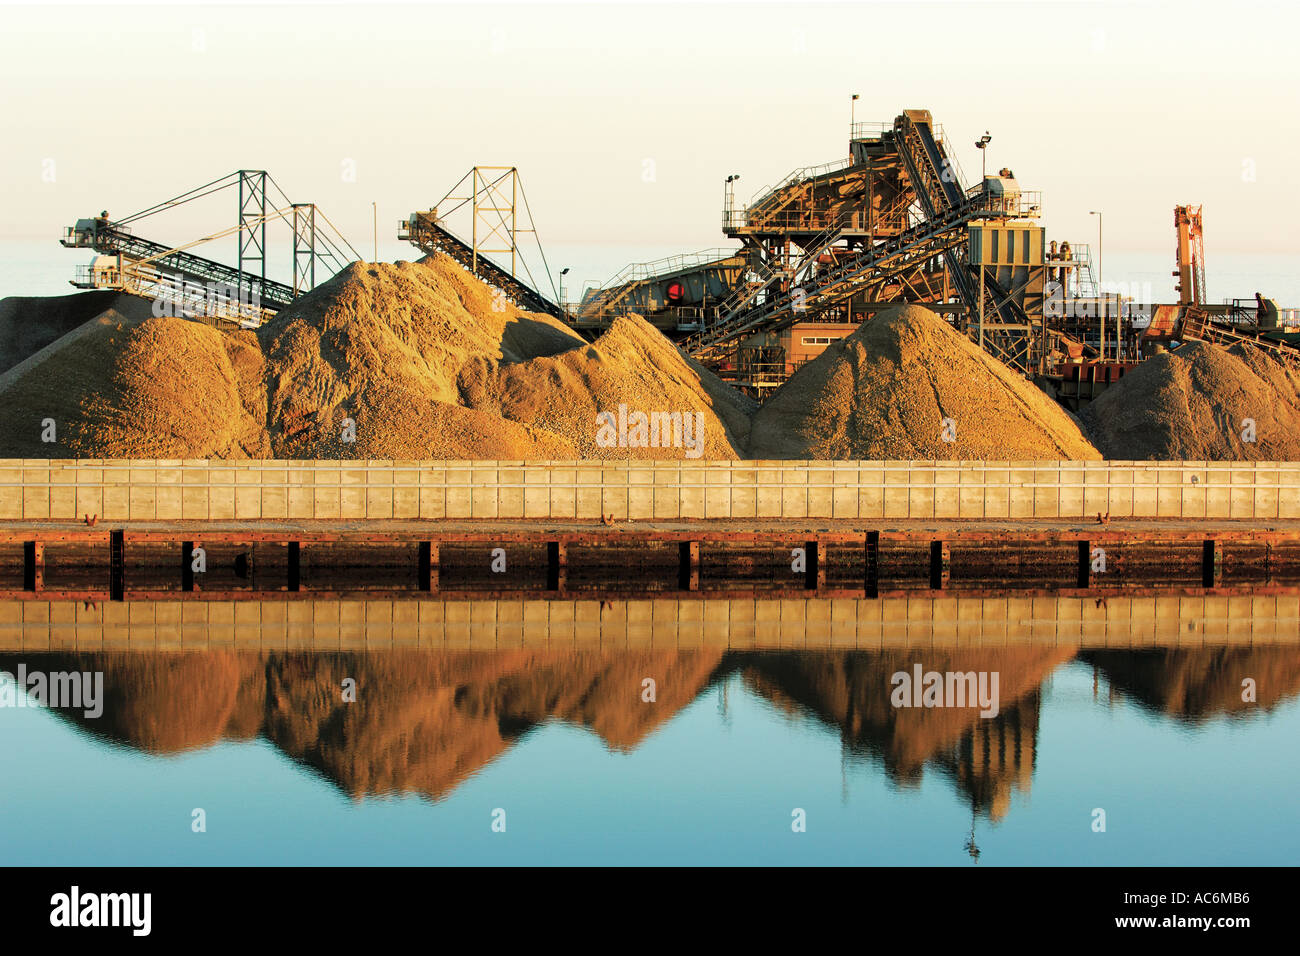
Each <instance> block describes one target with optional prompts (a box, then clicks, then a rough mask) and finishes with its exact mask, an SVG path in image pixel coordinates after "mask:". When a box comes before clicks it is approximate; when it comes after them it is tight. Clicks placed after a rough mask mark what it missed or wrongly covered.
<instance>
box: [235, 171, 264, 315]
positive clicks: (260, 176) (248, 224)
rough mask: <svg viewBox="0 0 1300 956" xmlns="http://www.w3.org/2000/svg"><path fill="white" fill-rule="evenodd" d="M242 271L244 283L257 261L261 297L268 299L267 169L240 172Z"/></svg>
mask: <svg viewBox="0 0 1300 956" xmlns="http://www.w3.org/2000/svg"><path fill="white" fill-rule="evenodd" d="M237 224H238V226H239V259H238V266H239V274H240V282H241V283H242V282H243V276H244V273H245V271H247V269H248V268H252V265H253V263H256V264H257V272H256V277H257V281H256V283H251V284H250V285H251V287H252V288H256V290H257V294H258V296H259V298H266V170H264V169H241V170H240V171H239V221H238V223H237Z"/></svg>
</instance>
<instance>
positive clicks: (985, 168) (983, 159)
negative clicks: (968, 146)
mask: <svg viewBox="0 0 1300 956" xmlns="http://www.w3.org/2000/svg"><path fill="white" fill-rule="evenodd" d="M992 140H993V137H992V136H990V135H989V131H988V130H985V131H984V135H983V136H981V137H980V138H979V139H977V140H975V148H976V149H978V150H979V151H980V192H983V191H984V177H985V176H987V175H988V174H989V164H988V153H987V152H985V150H987V149H988V148H989V143H990V142H991V141H992Z"/></svg>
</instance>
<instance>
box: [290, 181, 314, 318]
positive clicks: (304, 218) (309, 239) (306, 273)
mask: <svg viewBox="0 0 1300 956" xmlns="http://www.w3.org/2000/svg"><path fill="white" fill-rule="evenodd" d="M314 288H316V204H315V203H309V202H306V203H294V204H293V294H294V295H295V296H298V295H300V294H301V293H303V292H309V291H311V290H312V289H314Z"/></svg>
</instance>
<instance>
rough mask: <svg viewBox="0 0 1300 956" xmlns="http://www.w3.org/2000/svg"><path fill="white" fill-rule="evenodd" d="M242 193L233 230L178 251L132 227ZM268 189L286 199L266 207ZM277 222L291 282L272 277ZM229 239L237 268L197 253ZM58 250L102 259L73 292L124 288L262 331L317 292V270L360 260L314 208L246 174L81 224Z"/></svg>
mask: <svg viewBox="0 0 1300 956" xmlns="http://www.w3.org/2000/svg"><path fill="white" fill-rule="evenodd" d="M235 187H238V194H239V205H238V212H237V218H236V222H235V224H234V225H233V226H231V227H229V228H226V229H223V230H219V231H218V232H215V233H212V234H210V235H206V236H203V237H202V238H200V239H197V240H194V241H193V242H189V243H186V244H184V245H180V246H172V245H170V244H168V243H162V242H157V241H154V240H151V239H145V238H143V237H141V236H138V235H136V234H135V230H134V228H133V226H132V224H133V223H137V222H138V221H140V220H143V219H146V218H148V217H150V216H153V215H156V214H158V213H160V212H163V211H165V210H168V209H174V208H177V207H178V206H181V205H184V204H186V203H189V202H193V201H194V200H197V199H201V198H203V197H205V196H210V195H212V194H214V193H217V192H220V191H222V190H224V189H233V188H235ZM268 187H270V188H272V189H274V190H276V191H277V192H278V193H279V196H280V197H281V199H282V200H283V205H281V206H280V207H279V208H275V207H271V206H270V205H269V203H268ZM276 218H279V219H281V220H283V221H284V222H285V223H287V224H288V225H289V226H290V228H291V230H292V233H293V248H292V257H293V260H292V261H293V283H292V284H286V283H283V282H277V281H275V280H274V279H270V278H268V277H267V251H268V246H267V225H268V223H270V222H271V221H273V220H274V219H276ZM227 236H235V237H237V243H238V258H237V264H236V265H235V266H229V265H226V264H225V263H222V262H218V261H216V260H214V259H210V258H207V257H205V256H201V255H198V254H196V253H194V252H193V251H192V250H193V249H194V248H195V247H196V246H199V245H202V244H203V243H206V242H210V241H212V240H215V239H221V238H224V237H227ZM60 243H61V244H62V245H63V246H65V247H67V248H69V249H93V250H94V251H95V252H97V253H100V255H98V256H96V257H95V259H94V260H93V261H92V262H91V263H90V264H89V265H88V266H83V267H80V268H79V269H78V272H77V275H76V277H75V278H74V279H73V280H72V285H74V286H76V287H77V288H82V289H120V290H122V291H123V292H127V293H130V294H133V295H139V296H144V297H147V298H152V299H155V300H156V301H159V302H160V303H161V304H162V305H164V307H165V308H166V309H167V310H168V311H169V312H170V313H171V314H175V315H182V316H187V317H195V318H206V319H211V320H213V321H216V322H218V323H219V322H221V321H227V322H234V323H237V324H239V325H243V326H246V327H247V326H256V325H259V324H260V323H261V322H262V321H264V320H265V319H266V318H267V317H268V316H269V315H272V314H274V313H275V312H277V311H278V310H279V309H281V308H283V307H284V306H286V305H288V304H289V303H291V302H292V301H293V300H294V299H295V298H297V297H298V296H299V295H301V294H303V293H304V292H308V291H310V290H311V289H312V288H314V287H315V285H316V282H317V277H318V271H317V270H318V267H319V268H320V269H321V270H322V271H327V274H328V275H333V274H334V273H335V272H337V271H338V270H339V269H341V268H343V266H344V265H346V264H347V262H348V261H351V260H349V259H348V258H347V256H346V255H345V253H344V251H343V248H344V247H346V248H347V250H348V251H350V252H351V254H352V257H353V259H360V258H361V256H360V254H359V253H357V251H356V250H355V249H353V248H352V246H351V245H350V244H349V243H348V241H347V240H346V239H344V238H343V236H342V234H341V233H339V232H338V230H337V229H335V228H334V226H333V224H332V223H331V222H330V221H329V220H328V219H327V218H326V217H325V214H324V213H323V212H321V211H320V209H319V208H318V207H317V206H316V205H315V204H314V203H294V202H290V201H289V198H288V197H287V196H285V195H284V191H283V190H281V189H280V187H279V185H278V184H277V183H276V182H275V180H274V179H272V178H271V177H270V175H269V174H268V173H267V172H266V171H265V170H251V169H241V170H237V171H236V172H233V173H230V174H228V175H226V176H223V177H221V178H220V179H216V180H213V181H212V182H210V183H206V184H204V185H202V186H198V187H196V188H194V189H191V190H189V191H188V192H185V193H182V194H180V195H179V196H175V197H173V198H171V199H168V200H166V201H165V202H161V203H158V204H156V205H154V206H150V207H148V208H147V209H143V210H141V211H140V212H137V213H134V214H132V215H130V216H126V217H124V218H122V219H112V218H110V217H109V215H108V212H107V211H104V212H102V213H100V215H98V216H94V217H91V218H87V219H78V220H77V222H76V224H75V225H73V226H69V227H68V228H66V229H65V230H64V233H63V237H62V238H61V239H60Z"/></svg>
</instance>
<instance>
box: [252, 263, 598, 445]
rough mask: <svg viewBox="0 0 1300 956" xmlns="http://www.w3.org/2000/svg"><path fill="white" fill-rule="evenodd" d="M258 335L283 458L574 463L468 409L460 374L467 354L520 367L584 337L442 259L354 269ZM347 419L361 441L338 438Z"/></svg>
mask: <svg viewBox="0 0 1300 956" xmlns="http://www.w3.org/2000/svg"><path fill="white" fill-rule="evenodd" d="M259 337H260V338H261V341H262V344H263V348H264V350H265V353H266V356H267V364H268V388H269V401H270V416H269V421H268V424H269V429H270V434H271V439H272V442H273V444H274V447H275V449H276V454H277V456H279V457H286V458H334V457H348V458H548V457H556V458H565V457H572V452H571V449H570V448H569V447H568V446H567V444H566V443H564V442H563V441H560V440H556V439H555V438H554V437H553V436H548V435H543V434H541V433H538V432H536V431H535V430H532V429H530V428H528V427H527V426H524V425H520V424H517V423H513V422H510V423H502V422H500V421H498V420H497V419H496V418H495V417H494V416H489V415H484V414H482V413H479V412H476V411H474V410H472V409H466V408H463V407H461V404H460V396H459V392H458V391H457V388H456V376H457V374H458V373H459V371H460V369H461V367H462V366H463V365H464V364H465V363H466V362H467V361H469V360H470V359H471V358H481V359H486V360H489V361H492V362H517V361H524V360H527V359H531V358H534V357H536V356H539V355H551V354H554V353H556V352H561V351H563V350H565V349H568V348H573V347H574V346H577V345H580V344H582V339H581V338H580V337H579V336H577V335H576V334H574V333H573V332H571V331H570V330H569V329H567V328H566V327H565V326H564V325H563V324H562V323H560V322H558V321H556V320H554V319H552V318H551V317H549V316H537V315H532V314H529V313H525V312H520V311H519V310H518V309H516V308H514V307H513V306H512V305H510V304H509V303H507V302H504V301H501V300H496V299H494V296H493V293H492V291H491V290H490V289H489V288H488V287H487V286H485V285H483V284H482V283H481V282H478V281H477V280H476V279H474V278H473V277H472V276H470V275H469V274H468V273H466V272H465V271H464V270H463V269H461V268H460V267H459V266H457V265H456V264H455V263H454V262H452V261H451V260H449V259H446V258H444V257H437V258H436V259H431V260H429V261H428V262H427V263H409V262H400V263H397V264H395V265H388V264H363V263H354V264H352V265H351V266H349V267H348V268H346V269H344V270H343V271H342V272H341V273H339V274H338V275H336V276H334V278H332V279H330V281H329V282H327V283H325V284H324V285H322V286H320V287H319V288H317V289H316V290H314V291H313V292H311V293H310V294H309V295H306V296H304V297H303V298H302V299H300V300H299V301H297V302H296V303H294V304H293V306H291V307H290V308H288V309H286V310H284V311H283V312H281V313H280V314H279V315H278V316H277V317H276V318H275V319H274V320H273V321H272V322H271V323H269V324H268V325H267V326H265V327H263V329H261V330H260V331H259ZM345 418H351V419H353V420H354V421H355V422H356V442H355V443H346V442H343V441H342V440H341V436H342V429H343V420H344V419H345Z"/></svg>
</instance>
